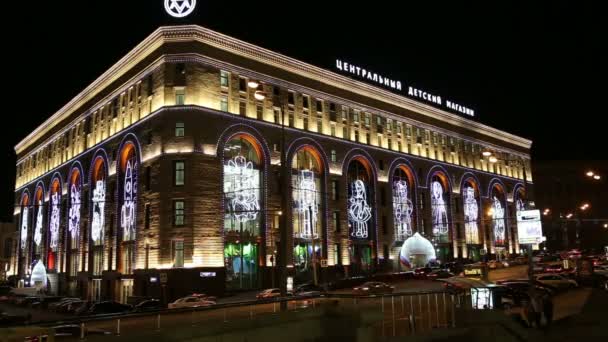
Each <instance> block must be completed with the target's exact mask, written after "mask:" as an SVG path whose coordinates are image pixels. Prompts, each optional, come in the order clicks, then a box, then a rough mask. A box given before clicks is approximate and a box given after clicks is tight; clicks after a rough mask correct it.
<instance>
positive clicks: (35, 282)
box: [30, 260, 46, 288]
mask: <svg viewBox="0 0 608 342" xmlns="http://www.w3.org/2000/svg"><path fill="white" fill-rule="evenodd" d="M30 286H32V287H34V286H35V287H37V288H46V267H44V264H42V261H40V260H38V262H37V263H36V265H35V266H34V269H33V270H32V276H31V277H30Z"/></svg>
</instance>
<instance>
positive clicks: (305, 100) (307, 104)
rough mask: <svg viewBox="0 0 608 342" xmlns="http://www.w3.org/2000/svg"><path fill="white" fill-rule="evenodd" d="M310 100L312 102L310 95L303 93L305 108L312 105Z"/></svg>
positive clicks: (303, 105)
mask: <svg viewBox="0 0 608 342" xmlns="http://www.w3.org/2000/svg"><path fill="white" fill-rule="evenodd" d="M309 102H310V98H309V97H308V95H303V96H302V107H303V108H304V109H308V107H309V106H310V104H309Z"/></svg>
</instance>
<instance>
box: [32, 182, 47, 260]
mask: <svg viewBox="0 0 608 342" xmlns="http://www.w3.org/2000/svg"><path fill="white" fill-rule="evenodd" d="M45 199H46V190H45V188H44V183H42V181H39V182H38V183H37V184H36V192H35V193H34V201H33V207H34V220H33V222H32V223H33V227H34V232H33V236H32V238H33V239H34V240H33V241H34V246H35V247H36V254H38V252H40V251H41V248H42V240H43V237H44V230H45V229H44V216H45V215H44V201H45Z"/></svg>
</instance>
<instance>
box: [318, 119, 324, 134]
mask: <svg viewBox="0 0 608 342" xmlns="http://www.w3.org/2000/svg"><path fill="white" fill-rule="evenodd" d="M317 132H319V133H323V119H321V118H318V119H317Z"/></svg>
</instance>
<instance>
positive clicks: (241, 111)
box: [239, 101, 247, 116]
mask: <svg viewBox="0 0 608 342" xmlns="http://www.w3.org/2000/svg"><path fill="white" fill-rule="evenodd" d="M246 114H247V104H246V103H245V101H241V102H239V115H242V116H245V115H246Z"/></svg>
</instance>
